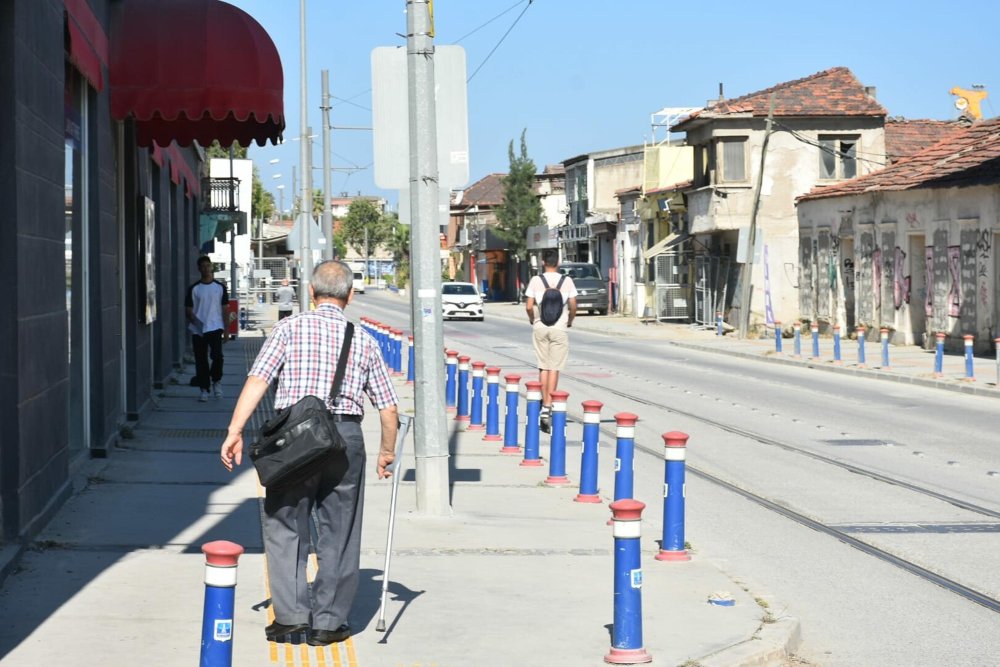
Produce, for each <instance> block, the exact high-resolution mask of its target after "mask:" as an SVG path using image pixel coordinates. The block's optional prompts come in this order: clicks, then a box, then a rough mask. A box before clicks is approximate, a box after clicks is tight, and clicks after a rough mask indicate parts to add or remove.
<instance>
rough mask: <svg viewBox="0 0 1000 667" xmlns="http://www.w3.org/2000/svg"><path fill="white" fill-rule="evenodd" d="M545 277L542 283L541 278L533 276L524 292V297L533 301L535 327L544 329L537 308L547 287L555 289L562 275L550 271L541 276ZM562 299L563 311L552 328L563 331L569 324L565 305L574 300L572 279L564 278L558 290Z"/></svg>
mask: <svg viewBox="0 0 1000 667" xmlns="http://www.w3.org/2000/svg"><path fill="white" fill-rule="evenodd" d="M542 275H543V276H545V281H544V282H543V281H542V276H533V277H532V278H531V280H529V281H528V287H527V288H526V289H525V290H524V296H526V297H528V298H531V299H534V300H535V326H536V327H544V326H545V325H544V324H542V319H541V317H540V315H539V307H540V306H541V303H542V295H544V294H545V290H546V289H548V287H551V288H553V289H554V288H555V287H556V285H558V284H559V279H560V278H562V277H563V274H561V273H559V272H558V271H552V272H548V271H546V272H545V273H543V274H542ZM559 291H560V292H561V293H562V297H563V311H562V315H560V316H559V320H558V321H557V322H556V323H555V324H553V325H552V326H553V327H556V328H559V329H565V328H566V324H567V323H568V322H569V306H567V305H566V303H567V302H568V301H569V300H570V299H575V298H576V285H574V284H573V279H572V278H570V277H569V276H566V279H565V280H563V283H562V287H560V288H559Z"/></svg>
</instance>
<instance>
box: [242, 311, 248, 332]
mask: <svg viewBox="0 0 1000 667" xmlns="http://www.w3.org/2000/svg"><path fill="white" fill-rule="evenodd" d="M248 320H249V317H248V316H247V309H246V308H240V331H245V330H246V328H247V321H248Z"/></svg>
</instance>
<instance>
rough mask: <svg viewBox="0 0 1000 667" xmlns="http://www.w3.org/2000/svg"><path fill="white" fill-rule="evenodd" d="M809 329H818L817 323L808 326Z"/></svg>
mask: <svg viewBox="0 0 1000 667" xmlns="http://www.w3.org/2000/svg"><path fill="white" fill-rule="evenodd" d="M809 328H810V329H819V322H813V323H812V324H810V325H809Z"/></svg>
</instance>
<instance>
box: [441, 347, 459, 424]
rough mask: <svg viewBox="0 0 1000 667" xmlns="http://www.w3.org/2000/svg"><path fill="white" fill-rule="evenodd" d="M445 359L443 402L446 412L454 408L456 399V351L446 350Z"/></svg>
mask: <svg viewBox="0 0 1000 667" xmlns="http://www.w3.org/2000/svg"><path fill="white" fill-rule="evenodd" d="M445 354H446V355H447V357H446V359H445V362H444V363H445V364H447V365H446V366H445V376H444V402H445V407H446V409H447V410H448V412H451V411H452V410H455V409H456V407H457V406H456V403H457V401H458V352H456V351H455V350H448V351H447V352H446V353H445Z"/></svg>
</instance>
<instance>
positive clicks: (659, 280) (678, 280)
mask: <svg viewBox="0 0 1000 667" xmlns="http://www.w3.org/2000/svg"><path fill="white" fill-rule="evenodd" d="M654 259H655V264H654V272H653V280H654V285H655V290H654V291H655V293H654V295H653V297H654V299H655V304H656V319H657V320H686V319H688V318H689V317H690V313H689V311H690V307H689V306H690V304H689V303H688V294H687V285H686V284H685V283H686V282H687V281H686V280H684V268H683V267H682V266H681V254H680V253H678V252H663V253H660V254H659V255H657V256H656V257H655V258H654Z"/></svg>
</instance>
